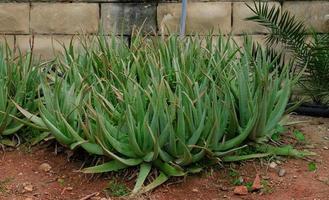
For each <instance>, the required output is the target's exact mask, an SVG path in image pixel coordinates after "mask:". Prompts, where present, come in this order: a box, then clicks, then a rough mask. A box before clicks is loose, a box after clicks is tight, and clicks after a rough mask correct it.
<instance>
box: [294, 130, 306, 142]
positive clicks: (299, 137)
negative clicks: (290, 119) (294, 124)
mask: <svg viewBox="0 0 329 200" xmlns="http://www.w3.org/2000/svg"><path fill="white" fill-rule="evenodd" d="M293 134H294V136H295V138H296V140H297V141H298V142H305V136H304V134H303V133H302V132H301V131H299V130H295V131H294V132H293Z"/></svg>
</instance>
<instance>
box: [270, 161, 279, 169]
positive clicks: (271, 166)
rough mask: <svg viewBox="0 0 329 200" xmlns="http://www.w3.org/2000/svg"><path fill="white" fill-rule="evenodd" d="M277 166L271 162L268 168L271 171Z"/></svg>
mask: <svg viewBox="0 0 329 200" xmlns="http://www.w3.org/2000/svg"><path fill="white" fill-rule="evenodd" d="M277 166H278V164H276V163H275V162H271V163H270V165H269V167H270V168H272V169H275V168H276V167H277Z"/></svg>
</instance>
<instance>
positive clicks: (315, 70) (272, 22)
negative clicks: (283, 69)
mask: <svg viewBox="0 0 329 200" xmlns="http://www.w3.org/2000/svg"><path fill="white" fill-rule="evenodd" d="M247 6H248V7H249V8H250V10H251V11H252V12H253V13H254V16H251V17H249V18H247V20H251V21H254V22H257V23H259V24H260V25H262V26H264V27H266V28H267V29H268V31H269V33H268V34H267V35H266V42H267V44H268V45H269V46H270V47H273V46H274V45H278V44H280V45H283V46H284V47H285V48H286V49H287V50H288V51H289V53H290V54H292V55H293V58H294V59H295V65H296V66H297V68H299V71H302V72H303V70H302V68H304V67H305V66H306V71H305V72H306V73H305V75H304V76H302V78H301V79H300V81H299V83H300V85H301V86H302V87H303V88H304V89H305V91H306V95H308V96H310V97H311V98H312V100H313V102H315V103H318V104H326V103H328V96H329V85H328V81H327V80H328V79H329V64H328V63H329V62H328V61H329V60H328V59H329V34H328V33H326V34H318V33H316V32H314V31H313V30H312V29H308V28H306V26H305V25H304V24H303V22H302V21H299V20H298V19H297V18H296V17H295V16H293V15H292V14H290V13H289V12H288V11H282V10H281V8H280V7H276V6H272V7H271V8H270V6H269V4H268V3H267V2H258V3H257V2H255V3H254V6H250V5H247ZM309 33H312V34H311V35H310V36H309V35H308V34H309Z"/></svg>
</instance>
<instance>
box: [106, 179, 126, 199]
mask: <svg viewBox="0 0 329 200" xmlns="http://www.w3.org/2000/svg"><path fill="white" fill-rule="evenodd" d="M105 193H106V194H110V195H111V196H115V197H120V196H125V195H127V194H128V193H129V189H128V188H127V186H126V185H125V184H123V183H120V182H118V181H117V180H111V181H109V183H108V184H107V187H106V188H105Z"/></svg>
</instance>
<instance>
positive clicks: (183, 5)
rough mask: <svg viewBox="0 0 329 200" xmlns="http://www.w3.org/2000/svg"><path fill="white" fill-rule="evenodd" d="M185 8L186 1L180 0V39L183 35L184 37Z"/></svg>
mask: <svg viewBox="0 0 329 200" xmlns="http://www.w3.org/2000/svg"><path fill="white" fill-rule="evenodd" d="M186 6H187V0H182V15H181V19H180V32H179V35H180V36H181V37H184V35H185V27H186Z"/></svg>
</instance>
